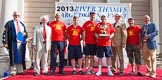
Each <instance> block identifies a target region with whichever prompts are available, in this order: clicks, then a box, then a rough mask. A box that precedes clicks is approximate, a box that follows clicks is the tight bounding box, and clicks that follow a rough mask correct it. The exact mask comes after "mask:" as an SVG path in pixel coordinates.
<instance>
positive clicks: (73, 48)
mask: <svg viewBox="0 0 162 80" xmlns="http://www.w3.org/2000/svg"><path fill="white" fill-rule="evenodd" d="M68 58H69V59H79V58H83V53H82V49H81V45H69V46H68Z"/></svg>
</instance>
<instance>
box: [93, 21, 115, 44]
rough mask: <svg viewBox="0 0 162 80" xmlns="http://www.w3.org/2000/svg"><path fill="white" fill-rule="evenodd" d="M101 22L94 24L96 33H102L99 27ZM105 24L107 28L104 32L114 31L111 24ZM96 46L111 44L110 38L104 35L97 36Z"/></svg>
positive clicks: (110, 32)
mask: <svg viewBox="0 0 162 80" xmlns="http://www.w3.org/2000/svg"><path fill="white" fill-rule="evenodd" d="M101 25H102V23H101V22H100V23H98V24H97V26H96V29H95V30H96V33H97V34H101V33H102V30H101V29H100V27H101ZM106 25H107V28H106V34H109V35H111V34H112V33H114V32H115V29H114V27H113V25H112V24H110V23H106ZM97 46H111V39H110V38H106V37H99V38H98V42H97Z"/></svg>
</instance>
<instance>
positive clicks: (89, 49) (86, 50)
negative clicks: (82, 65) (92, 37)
mask: <svg viewBox="0 0 162 80" xmlns="http://www.w3.org/2000/svg"><path fill="white" fill-rule="evenodd" d="M96 48H97V46H96V44H86V46H85V47H83V54H84V55H93V56H94V55H96Z"/></svg>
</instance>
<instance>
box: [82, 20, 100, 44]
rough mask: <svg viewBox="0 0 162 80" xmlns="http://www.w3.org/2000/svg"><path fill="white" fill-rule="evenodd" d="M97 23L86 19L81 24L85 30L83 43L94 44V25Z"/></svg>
mask: <svg viewBox="0 0 162 80" xmlns="http://www.w3.org/2000/svg"><path fill="white" fill-rule="evenodd" d="M96 25H97V23H96V22H92V21H87V22H85V23H84V24H83V27H82V28H83V30H84V31H86V34H85V43H87V44H96V38H95V35H94V33H95V27H96Z"/></svg>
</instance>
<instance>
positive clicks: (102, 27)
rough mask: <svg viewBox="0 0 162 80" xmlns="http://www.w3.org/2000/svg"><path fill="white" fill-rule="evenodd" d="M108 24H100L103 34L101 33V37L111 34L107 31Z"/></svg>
mask: <svg viewBox="0 0 162 80" xmlns="http://www.w3.org/2000/svg"><path fill="white" fill-rule="evenodd" d="M107 27H108V26H107V25H100V30H101V34H99V36H100V37H108V36H110V35H109V34H107V33H106V28H107Z"/></svg>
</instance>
